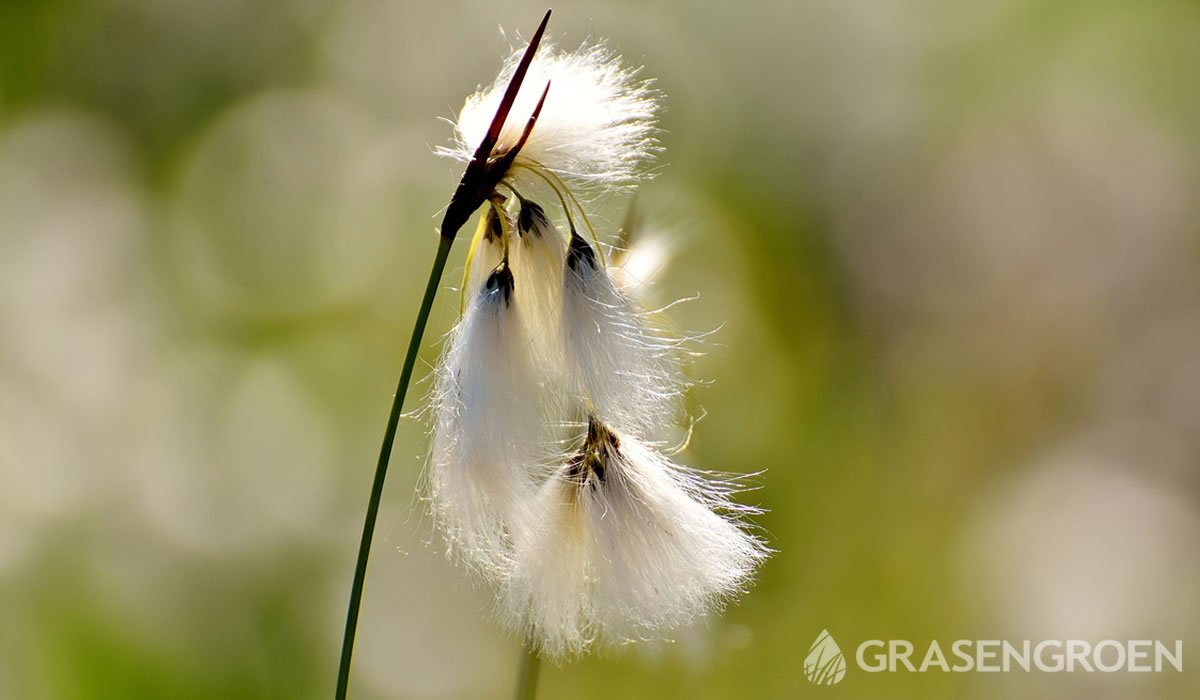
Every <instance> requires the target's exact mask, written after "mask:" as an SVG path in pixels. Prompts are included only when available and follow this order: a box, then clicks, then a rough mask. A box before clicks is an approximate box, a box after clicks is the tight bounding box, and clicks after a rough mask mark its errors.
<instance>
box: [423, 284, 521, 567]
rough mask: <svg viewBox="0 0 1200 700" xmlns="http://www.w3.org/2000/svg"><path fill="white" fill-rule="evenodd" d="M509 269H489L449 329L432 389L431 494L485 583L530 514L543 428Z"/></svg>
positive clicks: (453, 546)
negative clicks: (532, 474) (533, 470)
mask: <svg viewBox="0 0 1200 700" xmlns="http://www.w3.org/2000/svg"><path fill="white" fill-rule="evenodd" d="M530 347H531V345H530V341H529V336H528V335H527V333H526V330H525V325H524V323H523V322H522V321H521V319H520V317H519V300H518V299H517V298H516V296H515V294H514V280H513V276H512V273H511V272H510V271H509V270H508V268H507V267H506V266H503V265H502V266H500V267H498V268H496V269H495V270H494V271H492V272H491V273H490V274H489V275H488V277H487V279H486V281H485V282H484V283H483V285H482V286H481V287H480V289H479V290H478V292H476V293H475V294H473V295H472V298H471V301H470V303H469V304H468V306H467V310H466V313H465V315H464V316H463V319H462V321H461V322H460V323H459V324H458V326H457V327H456V328H455V329H454V330H453V331H452V332H451V336H450V338H449V339H448V341H447V345H446V350H445V352H444V354H443V356H442V360H441V362H440V364H439V366H438V369H437V373H436V382H435V386H434V391H433V416H434V426H433V439H432V449H431V453H430V460H429V474H428V478H429V495H430V499H431V503H432V510H433V513H434V516H435V518H436V519H437V521H438V522H439V524H440V525H441V527H442V529H443V531H444V532H445V534H446V538H447V544H448V549H449V551H450V553H451V554H452V555H453V556H454V557H455V558H457V559H459V560H461V561H463V562H464V563H466V564H467V565H468V566H469V567H471V568H472V569H474V570H475V571H477V572H479V573H481V574H483V575H484V576H486V577H488V578H490V579H494V580H497V579H502V578H503V577H504V576H505V575H506V573H507V571H508V570H509V568H510V562H511V533H512V532H513V531H514V530H515V529H517V528H518V527H520V523H521V522H522V521H523V520H524V519H525V518H526V517H527V514H528V505H529V502H530V499H531V497H532V494H533V490H534V486H533V482H532V480H531V477H530V475H529V467H530V465H532V464H535V463H536V462H537V461H538V457H539V450H540V445H539V436H540V434H541V433H540V430H541V426H542V422H543V417H542V415H541V402H540V401H539V396H538V389H537V386H538V385H537V382H536V378H535V375H534V372H533V368H532V367H531V365H530Z"/></svg>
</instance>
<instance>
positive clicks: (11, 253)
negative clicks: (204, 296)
mask: <svg viewBox="0 0 1200 700" xmlns="http://www.w3.org/2000/svg"><path fill="white" fill-rule="evenodd" d="M143 225H144V213H143V209H142V201H141V197H140V193H139V192H138V191H137V190H136V188H135V187H134V186H133V184H132V182H131V177H130V174H129V172H128V170H127V164H126V162H125V160H124V157H123V154H122V148H121V145H120V143H119V142H118V141H117V139H116V138H115V137H114V136H113V135H112V134H111V133H110V132H109V131H108V130H107V129H106V128H105V127H104V126H103V125H101V124H100V123H98V122H95V121H93V120H91V119H88V118H85V117H82V116H78V115H73V114H43V115H35V116H33V117H30V118H28V119H26V120H23V121H18V122H15V123H13V124H12V125H11V126H10V127H9V128H8V129H6V130H4V131H0V338H3V342H2V343H0V483H2V484H3V487H2V488H0V533H3V534H0V573H2V572H3V571H4V570H5V569H6V568H8V567H9V566H11V565H12V564H13V563H15V560H16V559H17V558H18V557H19V556H20V554H21V553H22V552H23V551H24V550H25V545H26V544H28V541H29V538H32V537H34V536H35V533H36V531H37V530H38V528H39V527H40V525H43V524H48V523H50V522H53V520H54V519H55V518H58V517H63V516H67V515H69V514H71V513H73V512H75V511H76V510H77V509H80V508H82V507H84V506H85V504H86V503H88V502H89V500H90V499H91V498H92V497H93V496H94V495H95V494H96V489H95V487H96V486H98V485H100V484H102V483H103V479H102V478H101V475H103V474H104V473H105V471H106V470H107V469H108V468H109V466H110V462H111V459H112V456H113V450H114V449H115V448H117V447H118V445H116V444H115V443H114V441H113V439H112V435H113V433H114V431H115V430H116V428H117V427H118V426H119V425H120V421H121V410H120V408H119V407H120V406H121V405H122V401H123V397H124V395H125V392H126V390H127V388H128V387H129V385H130V384H131V383H132V382H133V381H134V379H135V377H136V372H137V369H138V365H139V360H140V359H141V355H142V354H141V352H140V350H141V347H140V346H141V343H142V342H143V341H144V336H145V335H146V333H147V331H146V328H145V327H144V326H143V320H144V316H145V306H144V305H145V303H146V300H145V295H144V294H143V293H142V290H141V289H140V288H139V286H138V285H137V284H136V283H135V282H134V281H133V280H134V279H136V278H137V275H135V274H133V273H134V272H135V271H136V270H137V267H138V265H139V262H140V260H139V255H140V251H139V249H138V245H139V242H140V236H141V233H142V227H143Z"/></svg>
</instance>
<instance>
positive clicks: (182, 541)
mask: <svg viewBox="0 0 1200 700" xmlns="http://www.w3.org/2000/svg"><path fill="white" fill-rule="evenodd" d="M148 375H149V379H150V380H149V381H147V382H146V384H145V385H144V392H145V393H144V394H143V395H141V396H139V397H138V401H137V411H138V414H137V419H138V421H139V422H140V429H139V430H138V433H137V435H136V437H135V438H134V439H135V441H136V442H135V444H134V446H133V448H132V452H133V454H132V455H131V458H130V462H129V465H130V467H131V468H132V472H131V474H130V481H131V484H130V488H132V489H135V490H136V492H137V499H136V503H137V506H138V508H139V510H140V512H141V513H142V515H143V517H145V518H146V519H147V520H148V522H149V523H150V524H152V525H153V526H154V528H155V530H156V531H157V532H159V533H161V534H162V535H163V536H165V537H166V538H167V539H169V540H170V541H171V544H172V546H173V547H175V548H183V549H185V550H193V551H197V552H200V553H223V552H247V551H250V552H252V551H255V550H256V549H260V548H270V547H272V546H277V545H278V544H279V543H280V542H286V541H295V540H318V539H321V538H322V537H324V536H330V535H332V534H333V533H332V532H331V527H332V524H331V520H332V517H333V513H332V510H331V509H332V504H331V502H330V500H329V497H328V496H329V493H330V492H331V490H332V488H333V486H334V481H333V474H332V472H331V469H330V467H331V465H333V464H335V460H334V454H335V452H334V449H333V445H332V437H331V436H330V434H329V427H328V419H327V417H325V416H323V415H322V414H321V413H320V410H319V406H317V405H316V403H315V402H314V399H313V397H312V396H310V395H309V393H308V392H307V391H306V390H305V389H304V387H302V386H301V385H300V384H299V382H298V381H297V379H296V377H295V376H294V375H293V374H292V373H291V372H290V371H289V369H288V368H287V367H286V366H284V365H282V364H281V363H279V362H277V361H274V360H270V359H268V358H262V359H259V360H257V361H254V360H248V359H247V358H238V357H232V356H225V355H222V354H220V353H215V352H205V351H203V350H193V351H185V352H180V353H179V354H178V356H177V357H175V358H174V360H173V361H172V362H171V363H169V364H167V365H166V366H163V367H156V368H152V369H150V371H149V372H148Z"/></svg>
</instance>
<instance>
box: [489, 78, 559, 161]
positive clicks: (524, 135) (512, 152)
mask: <svg viewBox="0 0 1200 700" xmlns="http://www.w3.org/2000/svg"><path fill="white" fill-rule="evenodd" d="M548 94H550V81H546V87H545V89H544V90H542V96H541V98H539V99H538V103H537V106H536V107H534V108H533V113H532V114H530V115H529V121H527V122H525V129H524V130H523V131H522V132H521V138H520V139H519V140H518V141H517V144H516V145H515V146H513V147H512V148H510V149H509V150H508V152H507V153H505V154H504V156H503V157H502V158H500V160H498V161H496V163H495V166H494V167H495V168H496V170H497V171H499V172H504V171H505V170H508V166H510V165H512V163H513V161H514V160H516V159H517V154H518V153H520V152H521V149H522V148H524V147H525V142H526V141H528V140H529V135H530V134H531V133H533V127H534V126H535V125H536V124H537V120H538V115H540V114H541V113H542V105H544V104H546V95H548Z"/></svg>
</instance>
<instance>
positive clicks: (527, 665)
mask: <svg viewBox="0 0 1200 700" xmlns="http://www.w3.org/2000/svg"><path fill="white" fill-rule="evenodd" d="M541 667H542V657H541V656H539V655H538V652H537V648H536V647H535V646H534V645H533V644H531V643H529V642H526V643H525V644H524V645H523V646H522V647H521V670H520V673H519V675H518V676H517V694H516V696H514V697H515V698H516V700H533V699H534V698H535V697H536V696H537V682H538V671H540V670H541Z"/></svg>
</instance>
